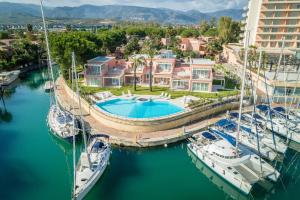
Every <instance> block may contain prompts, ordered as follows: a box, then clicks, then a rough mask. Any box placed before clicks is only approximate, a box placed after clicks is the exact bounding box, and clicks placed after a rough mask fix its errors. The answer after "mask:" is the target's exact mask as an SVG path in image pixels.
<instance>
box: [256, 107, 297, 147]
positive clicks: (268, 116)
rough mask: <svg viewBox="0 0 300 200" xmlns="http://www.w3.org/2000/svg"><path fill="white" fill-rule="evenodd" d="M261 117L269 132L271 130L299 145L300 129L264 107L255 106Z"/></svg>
mask: <svg viewBox="0 0 300 200" xmlns="http://www.w3.org/2000/svg"><path fill="white" fill-rule="evenodd" d="M256 107H257V110H258V111H259V114H260V116H261V117H263V118H264V120H265V121H266V122H265V125H266V127H267V128H268V129H269V130H271V131H272V130H273V131H274V132H276V133H277V134H278V135H281V136H283V137H285V138H287V139H288V140H291V141H294V142H297V143H300V129H299V128H297V125H296V124H295V123H292V122H290V121H287V120H286V119H284V118H282V117H280V116H278V115H276V113H275V112H274V111H273V110H271V109H270V108H269V106H266V105H258V106H256Z"/></svg>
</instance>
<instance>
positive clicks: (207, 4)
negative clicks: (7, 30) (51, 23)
mask: <svg viewBox="0 0 300 200" xmlns="http://www.w3.org/2000/svg"><path fill="white" fill-rule="evenodd" d="M1 1H3V2H4V1H5V2H14V3H32V4H39V0H0V2H1ZM44 2H45V3H44V4H45V6H51V7H56V6H79V5H83V4H92V5H131V6H143V7H152V8H170V9H175V10H184V11H186V10H192V9H194V10H199V11H201V12H212V11H217V10H223V9H230V8H234V9H240V8H242V7H244V6H245V5H246V4H247V2H248V0H44Z"/></svg>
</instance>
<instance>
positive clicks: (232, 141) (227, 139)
mask: <svg viewBox="0 0 300 200" xmlns="http://www.w3.org/2000/svg"><path fill="white" fill-rule="evenodd" d="M211 131H212V132H213V133H215V134H218V135H219V136H221V137H222V138H223V139H225V140H226V141H228V142H229V143H230V144H231V145H233V146H235V145H236V140H235V138H234V137H232V136H231V135H228V134H226V133H224V132H222V131H218V130H211Z"/></svg>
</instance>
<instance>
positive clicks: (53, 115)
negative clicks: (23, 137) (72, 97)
mask: <svg viewBox="0 0 300 200" xmlns="http://www.w3.org/2000/svg"><path fill="white" fill-rule="evenodd" d="M47 119H48V126H49V128H50V130H51V132H52V134H53V135H55V136H56V137H59V138H62V139H66V140H70V139H72V136H73V135H77V134H78V133H79V130H78V124H77V122H76V121H73V120H72V116H71V114H70V113H68V112H66V111H63V110H62V109H61V108H60V107H59V106H56V105H53V106H51V107H50V109H49V113H48V118H47ZM74 123H75V124H74ZM73 125H74V126H75V127H76V129H73V128H72V127H73Z"/></svg>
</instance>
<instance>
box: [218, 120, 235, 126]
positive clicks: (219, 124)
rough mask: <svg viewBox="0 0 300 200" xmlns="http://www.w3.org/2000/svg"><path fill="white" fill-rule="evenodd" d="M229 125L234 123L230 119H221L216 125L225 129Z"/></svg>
mask: <svg viewBox="0 0 300 200" xmlns="http://www.w3.org/2000/svg"><path fill="white" fill-rule="evenodd" d="M229 124H232V122H231V121H230V120H228V119H221V120H219V121H217V122H216V123H215V125H216V126H220V127H225V126H227V125H229Z"/></svg>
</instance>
